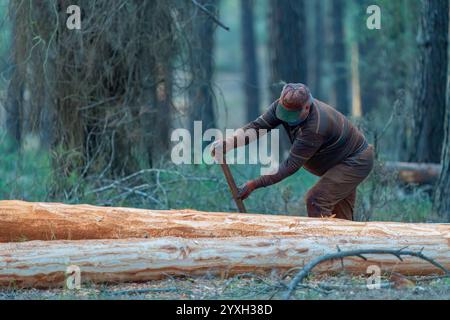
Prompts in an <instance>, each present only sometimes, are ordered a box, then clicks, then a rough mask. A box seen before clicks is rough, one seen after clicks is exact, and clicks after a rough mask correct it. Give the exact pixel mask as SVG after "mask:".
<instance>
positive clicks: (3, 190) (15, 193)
mask: <svg viewBox="0 0 450 320" xmlns="http://www.w3.org/2000/svg"><path fill="white" fill-rule="evenodd" d="M0 154H1V157H0V177H1V178H0V199H19V200H20V199H23V200H29V201H44V200H46V199H47V198H48V183H49V181H50V177H51V165H50V158H49V156H48V154H46V153H45V152H43V151H42V150H40V149H39V144H38V142H37V141H36V139H33V138H29V139H27V141H26V142H25V143H24V146H23V147H22V148H21V149H20V150H15V149H14V148H13V144H12V142H11V141H10V140H9V139H8V138H7V137H6V135H5V134H1V133H0Z"/></svg>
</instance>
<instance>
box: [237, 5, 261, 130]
mask: <svg viewBox="0 0 450 320" xmlns="http://www.w3.org/2000/svg"><path fill="white" fill-rule="evenodd" d="M254 24H255V19H254V1H253V0H241V28H242V54H243V55H242V66H243V72H244V90H245V105H246V110H247V122H250V121H253V120H255V119H256V118H257V117H258V116H259V114H260V111H259V107H260V105H259V104H260V90H259V78H258V77H259V75H258V55H257V44H256V39H255V26H254Z"/></svg>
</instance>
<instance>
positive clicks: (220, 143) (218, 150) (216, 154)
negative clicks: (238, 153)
mask: <svg viewBox="0 0 450 320" xmlns="http://www.w3.org/2000/svg"><path fill="white" fill-rule="evenodd" d="M224 153H226V142H225V141H224V140H216V141H214V142H213V143H212V144H211V156H212V157H213V158H215V159H216V160H220V159H222V158H223V155H224Z"/></svg>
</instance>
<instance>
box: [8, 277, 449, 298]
mask: <svg viewBox="0 0 450 320" xmlns="http://www.w3.org/2000/svg"><path fill="white" fill-rule="evenodd" d="M387 280H388V279H387V278H385V279H383V280H382V284H385V283H389V282H388V281H387ZM391 280H392V279H391ZM288 282H289V279H285V280H284V281H283V282H282V281H281V280H280V279H279V278H278V277H273V276H265V277H260V276H256V275H245V276H236V277H233V278H228V279H220V278H216V277H212V278H207V277H206V278H205V277H204V278H183V279H175V278H170V279H166V280H159V281H151V282H147V283H139V284H137V283H133V284H118V285H91V286H83V287H82V288H81V289H80V290H76V291H74V290H67V289H50V290H36V289H29V290H13V289H8V290H0V300H4V299H7V300H166V299H167V300H216V299H223V300H253V299H255V300H270V299H275V300H276V299H282V297H283V294H284V293H285V290H286V289H285V287H284V285H283V284H286V283H288ZM390 283H391V284H393V286H391V287H389V288H385V287H384V285H382V288H380V289H372V290H370V289H369V288H368V287H367V279H366V278H365V277H351V276H349V275H336V276H318V275H317V276H311V277H310V278H309V279H308V281H307V282H306V284H304V286H303V287H299V288H298V289H297V291H296V292H295V296H294V298H295V299H299V300H380V299H381V300H428V299H431V300H450V279H449V278H436V279H432V280H430V279H429V278H415V279H414V281H407V280H406V281H405V279H403V280H401V281H399V280H398V279H397V280H396V281H393V282H392V281H391V282H390Z"/></svg>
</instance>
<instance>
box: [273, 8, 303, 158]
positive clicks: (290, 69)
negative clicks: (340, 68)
mask: <svg viewBox="0 0 450 320" xmlns="http://www.w3.org/2000/svg"><path fill="white" fill-rule="evenodd" d="M269 7H270V15H269V23H268V28H269V31H268V34H269V48H268V51H269V59H270V92H271V100H272V101H275V100H276V99H278V98H279V97H280V94H281V90H282V88H283V85H284V84H285V83H298V82H301V83H306V81H307V78H308V72H307V62H306V52H307V50H306V45H307V43H308V40H307V37H306V14H305V3H304V0H296V1H291V0H270V2H269ZM288 142H289V139H288V135H287V133H286V132H285V131H284V130H281V131H280V152H281V153H287V151H288V150H289V149H290V145H289V143H288Z"/></svg>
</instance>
